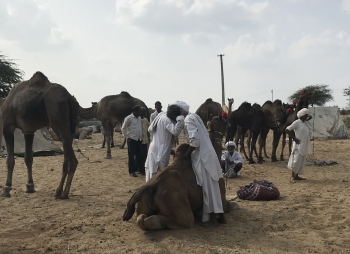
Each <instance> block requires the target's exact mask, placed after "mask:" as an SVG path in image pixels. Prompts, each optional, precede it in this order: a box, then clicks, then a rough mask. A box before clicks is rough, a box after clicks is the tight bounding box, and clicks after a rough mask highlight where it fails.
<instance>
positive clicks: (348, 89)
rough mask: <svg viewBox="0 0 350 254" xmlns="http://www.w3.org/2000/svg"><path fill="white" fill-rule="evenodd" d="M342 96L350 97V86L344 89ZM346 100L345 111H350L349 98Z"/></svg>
mask: <svg viewBox="0 0 350 254" xmlns="http://www.w3.org/2000/svg"><path fill="white" fill-rule="evenodd" d="M343 95H344V96H349V97H350V86H349V87H348V88H345V89H344V90H343ZM347 100H348V107H347V109H350V98H349V99H347Z"/></svg>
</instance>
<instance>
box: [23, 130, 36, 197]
mask: <svg viewBox="0 0 350 254" xmlns="http://www.w3.org/2000/svg"><path fill="white" fill-rule="evenodd" d="M33 140H34V133H32V134H24V141H25V155H24V161H25V163H26V166H27V172H28V182H27V190H26V192H27V193H34V192H35V188H34V181H33Z"/></svg>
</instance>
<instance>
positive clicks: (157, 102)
mask: <svg viewBox="0 0 350 254" xmlns="http://www.w3.org/2000/svg"><path fill="white" fill-rule="evenodd" d="M157 104H159V105H161V106H162V103H161V102H160V101H156V102H155V103H154V105H157Z"/></svg>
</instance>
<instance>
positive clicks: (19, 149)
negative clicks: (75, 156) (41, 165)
mask: <svg viewBox="0 0 350 254" xmlns="http://www.w3.org/2000/svg"><path fill="white" fill-rule="evenodd" d="M14 136H15V154H16V155H18V156H23V155H24V153H25V144H24V135H23V133H22V131H21V130H20V129H16V130H15V132H14ZM1 148H2V149H3V151H2V152H1V150H2V149H0V155H6V154H7V152H6V143H5V139H4V137H3V138H2V143H1ZM33 153H34V155H36V156H38V155H54V154H57V153H62V150H61V148H60V147H59V146H58V145H56V144H55V142H54V141H53V139H52V137H51V135H50V133H49V131H48V130H47V128H43V129H39V130H37V131H36V132H35V133H34V141H33Z"/></svg>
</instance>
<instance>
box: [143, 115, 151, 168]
mask: <svg viewBox="0 0 350 254" xmlns="http://www.w3.org/2000/svg"><path fill="white" fill-rule="evenodd" d="M141 110H142V113H141V129H142V134H141V140H142V155H143V161H142V164H143V165H145V161H146V158H147V152H148V145H149V140H150V138H149V133H148V127H149V125H150V124H149V122H148V119H147V118H146V115H147V114H146V109H145V108H141Z"/></svg>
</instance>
